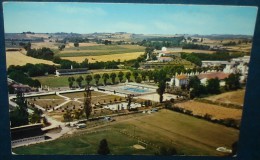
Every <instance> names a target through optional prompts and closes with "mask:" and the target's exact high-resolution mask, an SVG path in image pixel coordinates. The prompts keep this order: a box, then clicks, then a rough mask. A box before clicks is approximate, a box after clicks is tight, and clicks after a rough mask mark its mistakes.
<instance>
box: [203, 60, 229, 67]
mask: <svg viewBox="0 0 260 160" xmlns="http://www.w3.org/2000/svg"><path fill="white" fill-rule="evenodd" d="M201 63H202V66H201V67H214V66H221V65H227V64H229V62H228V61H201Z"/></svg>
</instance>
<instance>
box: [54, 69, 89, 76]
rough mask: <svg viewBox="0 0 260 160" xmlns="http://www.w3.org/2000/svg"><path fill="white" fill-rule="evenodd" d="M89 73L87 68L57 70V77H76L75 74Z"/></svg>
mask: <svg viewBox="0 0 260 160" xmlns="http://www.w3.org/2000/svg"><path fill="white" fill-rule="evenodd" d="M87 73H89V71H88V69H87V68H75V69H73V68H71V69H57V70H56V76H63V75H74V74H87Z"/></svg>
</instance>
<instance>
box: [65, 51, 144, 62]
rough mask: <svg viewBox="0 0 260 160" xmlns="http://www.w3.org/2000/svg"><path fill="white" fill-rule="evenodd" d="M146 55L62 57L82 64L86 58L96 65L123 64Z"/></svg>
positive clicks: (132, 53)
mask: <svg viewBox="0 0 260 160" xmlns="http://www.w3.org/2000/svg"><path fill="white" fill-rule="evenodd" d="M142 54H144V52H131V53H122V54H110V55H100V56H79V57H74V56H72V57H61V58H62V59H67V60H71V61H76V62H82V61H83V60H85V59H86V58H87V59H88V61H89V62H90V63H94V62H96V61H99V62H100V61H103V62H107V61H113V60H114V61H118V60H120V61H121V62H123V61H125V60H126V61H127V60H132V59H136V58H138V57H139V56H140V55H142Z"/></svg>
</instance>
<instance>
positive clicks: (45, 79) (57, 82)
mask: <svg viewBox="0 0 260 160" xmlns="http://www.w3.org/2000/svg"><path fill="white" fill-rule="evenodd" d="M112 72H114V73H116V74H118V72H119V71H113V70H111V71H110V72H106V73H108V74H109V75H110V73H112ZM123 72H126V71H123ZM103 73H104V72H102V71H101V70H100V71H99V72H95V74H100V76H101V77H102V75H103ZM91 75H92V77H93V76H94V74H91ZM79 76H82V77H83V78H84V79H85V78H86V74H78V75H69V76H60V77H56V76H53V75H50V76H42V77H35V78H34V79H38V80H39V81H40V83H41V84H42V85H43V86H45V85H47V86H49V87H69V82H68V78H69V77H74V78H75V79H77V78H78V77H79ZM130 79H131V80H132V81H134V77H133V75H132V76H131V77H130ZM125 80H126V78H125V76H124V78H123V81H125ZM103 82H104V81H103V79H102V78H100V80H99V84H102V85H103ZM116 82H119V79H118V77H116ZM107 83H112V82H111V79H110V78H109V79H108V80H107ZM85 84H86V82H85V81H82V86H84V85H85ZM90 84H91V85H95V84H96V83H95V79H94V77H93V80H92V81H91V82H90ZM74 86H78V85H77V83H76V81H75V82H74Z"/></svg>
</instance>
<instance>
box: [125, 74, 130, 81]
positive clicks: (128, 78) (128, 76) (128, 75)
mask: <svg viewBox="0 0 260 160" xmlns="http://www.w3.org/2000/svg"><path fill="white" fill-rule="evenodd" d="M130 77H131V72H126V74H125V78H126V79H127V80H128V82H129V81H130Z"/></svg>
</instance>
